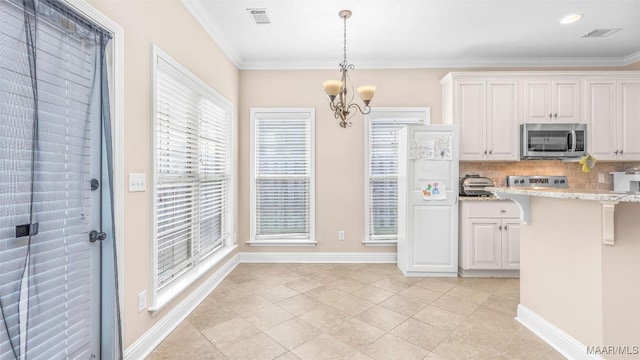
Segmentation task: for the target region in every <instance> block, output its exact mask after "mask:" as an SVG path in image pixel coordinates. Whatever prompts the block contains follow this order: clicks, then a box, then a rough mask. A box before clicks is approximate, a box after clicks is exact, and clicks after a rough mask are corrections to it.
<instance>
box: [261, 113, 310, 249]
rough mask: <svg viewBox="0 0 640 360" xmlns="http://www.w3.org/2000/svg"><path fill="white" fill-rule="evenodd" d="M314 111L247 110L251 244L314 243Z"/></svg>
mask: <svg viewBox="0 0 640 360" xmlns="http://www.w3.org/2000/svg"><path fill="white" fill-rule="evenodd" d="M314 117H315V114H314V110H313V109H251V238H250V243H251V244H252V245H313V244H315V238H314V193H315V184H314V175H313V174H314V160H313V158H314V145H313V129H314Z"/></svg>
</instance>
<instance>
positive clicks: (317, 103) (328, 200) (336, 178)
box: [238, 64, 640, 252]
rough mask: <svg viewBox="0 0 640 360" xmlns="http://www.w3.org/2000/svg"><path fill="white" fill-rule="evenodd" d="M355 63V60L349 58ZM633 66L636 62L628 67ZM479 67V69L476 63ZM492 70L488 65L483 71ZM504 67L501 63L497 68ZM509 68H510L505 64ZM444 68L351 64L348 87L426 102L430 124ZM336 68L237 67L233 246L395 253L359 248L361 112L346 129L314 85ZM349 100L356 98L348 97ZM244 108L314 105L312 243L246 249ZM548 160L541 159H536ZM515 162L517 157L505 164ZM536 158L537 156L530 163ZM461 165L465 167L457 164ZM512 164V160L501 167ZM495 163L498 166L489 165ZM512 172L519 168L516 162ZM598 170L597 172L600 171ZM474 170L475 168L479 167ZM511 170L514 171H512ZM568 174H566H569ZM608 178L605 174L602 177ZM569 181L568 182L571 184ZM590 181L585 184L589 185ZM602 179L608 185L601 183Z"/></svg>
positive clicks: (583, 179)
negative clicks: (236, 187)
mask: <svg viewBox="0 0 640 360" xmlns="http://www.w3.org/2000/svg"><path fill="white" fill-rule="evenodd" d="M356 65H357V64H356ZM635 67H636V68H639V69H640V66H635ZM632 69H633V68H632V67H628V68H600V69H584V68H580V69H571V70H632ZM479 70H487V69H479ZM491 70H496V69H491ZM504 70H508V69H504ZM510 70H514V69H510ZM515 70H562V69H539V68H538V69H515ZM450 71H465V69H407V70H359V69H356V70H354V71H352V72H351V79H352V82H353V84H354V86H359V85H367V84H375V85H377V86H378V91H377V92H376V95H375V97H374V98H373V101H372V105H373V106H374V107H376V106H379V107H387V106H391V107H393V106H428V107H431V123H432V124H440V123H441V122H442V121H441V119H442V95H441V88H440V79H441V78H442V77H444V75H446V74H447V73H448V72H450ZM338 75H339V72H338V69H337V66H336V70H252V71H241V72H240V89H241V94H240V106H239V114H238V116H239V127H240V129H239V137H240V138H239V144H240V149H239V154H240V159H239V171H240V188H239V204H238V205H239V212H240V219H239V224H240V227H239V229H238V243H239V245H240V250H241V251H253V252H268V251H318V252H327V251H328V252H331V251H335V252H345V251H346V252H381V251H382V252H395V247H365V246H364V245H363V244H362V241H363V240H364V237H365V228H364V226H365V225H364V224H365V218H364V215H365V210H364V125H363V121H364V116H363V115H360V114H358V115H356V116H355V117H354V118H353V127H351V128H348V129H342V128H340V127H339V126H338V124H337V120H335V119H334V117H333V114H332V112H331V111H330V110H329V106H328V100H327V99H326V96H325V95H324V91H323V90H322V86H321V83H322V81H324V80H327V79H333V78H336V77H338ZM356 99H357V100H358V101H359V99H358V98H357V95H356ZM251 107H311V108H315V111H316V136H315V139H316V168H315V169H316V212H317V213H316V237H317V239H316V240H317V241H318V245H317V246H316V247H315V248H308V247H304V248H300V247H291V248H283V247H278V248H272V247H271V248H270V247H250V246H248V245H247V244H246V243H245V242H246V241H248V240H249V227H250V187H249V175H250V168H249V165H250V153H249V152H250V148H249V137H250V119H249V110H250V108H251ZM544 163H545V164H549V162H544ZM476 164H481V165H474V164H462V165H461V172H460V173H461V174H464V173H466V172H467V171H469V172H471V171H473V172H479V171H478V166H483V165H486V167H487V168H489V169H490V170H491V171H493V173H492V174H491V175H487V176H495V177H496V179H495V180H496V181H498V182H500V181H504V179H502V180H499V179H500V178H502V177H503V175H504V174H506V173H507V172H509V171H511V170H510V169H509V168H507V167H505V165H504V164H505V163H500V164H498V165H493V164H491V165H489V163H476ZM511 164H517V163H511ZM540 164H542V163H541V162H538V163H537V164H534V165H533V168H535V167H536V166H539V165H540ZM619 165H620V164H614V163H612V164H611V165H609V166H604V165H602V164H601V165H600V167H597V168H596V169H597V171H601V169H609V168H615V169H617V168H618V166H619ZM465 166H466V167H465ZM508 166H516V165H508ZM620 166H622V165H620ZM496 167H498V168H499V169H500V170H495V169H496ZM569 169H571V167H570V166H569V165H566V164H564V165H558V164H552V165H551V166H550V167H549V168H548V169H546V170H548V172H549V173H560V174H561V173H563V172H565V171H567V170H569ZM517 170H522V169H521V168H518V169H517ZM602 171H605V170H602ZM480 173H482V172H480ZM518 173H519V172H518ZM571 174H573V172H572V173H571ZM574 175H575V177H574V178H575V179H576V181H577V182H576V184H581V186H585V187H590V186H587V185H586V184H587V182H591V181H592V180H593V179H594V178H595V179H596V181H597V172H596V171H594V172H593V173H591V174H590V175H589V176H582V175H580V174H578V173H577V172H576V173H575V174H574ZM607 179H608V176H607ZM572 183H573V182H572ZM589 185H591V184H589ZM608 185H610V184H608ZM339 230H345V231H346V237H345V240H344V241H339V240H338V237H337V232H338V231H339Z"/></svg>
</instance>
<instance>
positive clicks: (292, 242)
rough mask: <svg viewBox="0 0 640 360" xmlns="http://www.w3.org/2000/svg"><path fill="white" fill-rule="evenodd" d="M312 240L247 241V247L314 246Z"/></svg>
mask: <svg viewBox="0 0 640 360" xmlns="http://www.w3.org/2000/svg"><path fill="white" fill-rule="evenodd" d="M317 243H318V242H317V241H313V240H262V241H255V240H254V241H247V244H249V246H316V244H317Z"/></svg>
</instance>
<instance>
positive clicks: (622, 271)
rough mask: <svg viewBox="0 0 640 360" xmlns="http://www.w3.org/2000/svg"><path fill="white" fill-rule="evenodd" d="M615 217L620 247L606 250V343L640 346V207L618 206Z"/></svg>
mask: <svg viewBox="0 0 640 360" xmlns="http://www.w3.org/2000/svg"><path fill="white" fill-rule="evenodd" d="M615 214H616V215H615V216H616V218H615V236H616V244H615V246H603V249H602V270H603V273H602V282H603V286H602V291H603V295H602V296H603V303H602V306H603V317H604V341H603V343H604V344H607V345H609V344H611V345H636V346H640V287H639V286H637V279H640V261H639V259H640V221H638V220H639V219H640V204H637V203H634V204H630V203H626V204H618V205H616V212H615ZM630 309H631V311H629V310H630ZM611 358H612V359H613V358H616V357H611ZM618 358H620V359H623V358H627V359H628V357H624V356H620V357H618Z"/></svg>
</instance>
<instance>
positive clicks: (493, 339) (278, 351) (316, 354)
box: [147, 264, 564, 360]
mask: <svg viewBox="0 0 640 360" xmlns="http://www.w3.org/2000/svg"><path fill="white" fill-rule="evenodd" d="M519 286H520V284H519V280H518V279H487V278H406V277H404V276H403V275H402V274H401V273H400V271H399V270H398V268H397V267H396V266H395V265H394V264H241V265H239V266H238V267H237V268H236V269H234V270H233V272H231V274H229V276H228V277H227V278H226V279H225V280H224V281H223V282H222V283H221V284H220V285H219V286H218V287H217V288H216V289H215V290H214V291H213V292H212V293H211V295H210V296H209V297H207V299H205V300H204V301H203V302H202V303H201V304H200V305H199V306H198V307H197V308H196V309H195V310H194V311H193V313H191V314H190V315H189V317H188V318H187V319H186V320H185V321H183V322H182V323H181V324H180V325H179V326H178V327H177V328H176V329H175V330H174V331H173V332H172V333H171V335H169V336H168V337H167V338H166V339H165V340H164V341H163V342H162V343H161V344H160V345H159V346H158V347H157V348H156V349H155V350H154V351H153V352H152V353H151V355H150V356H149V357H148V358H147V359H150V360H158V359H198V360H200V359H251V360H254V359H256V360H258V359H279V360H285V359H302V360H307V359H309V360H311V359H313V360H316V359H318V360H320V359H331V360H333V359H376V360H378V359H379V360H389V359H428V360H443V359H451V360H462V359H499V360H536V359H540V360H542V359H544V360H552V359H564V358H563V357H562V356H561V355H560V354H558V353H557V352H556V351H555V350H553V349H552V348H551V347H549V346H548V345H547V344H546V343H544V342H543V341H542V340H540V339H539V338H538V337H536V336H535V335H533V334H532V333H531V332H530V331H528V330H527V329H525V328H524V327H523V326H521V325H520V324H519V323H518V322H517V321H515V320H514V316H515V314H516V306H517V304H518V300H519V291H520V290H519Z"/></svg>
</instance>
